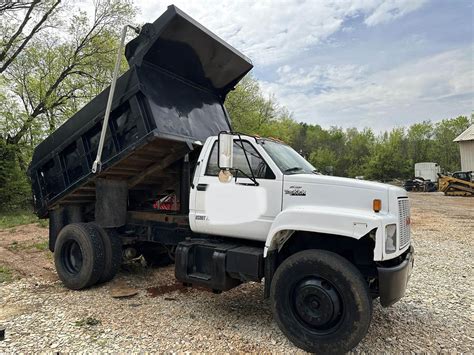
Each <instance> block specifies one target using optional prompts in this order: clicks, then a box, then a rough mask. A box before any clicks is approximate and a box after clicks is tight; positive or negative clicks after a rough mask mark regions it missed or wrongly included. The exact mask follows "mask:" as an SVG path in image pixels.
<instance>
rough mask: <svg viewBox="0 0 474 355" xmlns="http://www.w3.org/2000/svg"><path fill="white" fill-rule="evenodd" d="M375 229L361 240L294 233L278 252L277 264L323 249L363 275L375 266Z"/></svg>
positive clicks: (329, 235) (300, 232)
mask: <svg viewBox="0 0 474 355" xmlns="http://www.w3.org/2000/svg"><path fill="white" fill-rule="evenodd" d="M374 248H375V229H374V230H373V231H371V232H369V233H368V234H366V235H365V236H364V237H362V238H360V239H354V238H350V237H343V236H339V235H332V234H322V233H314V232H302V231H297V232H294V233H293V235H292V236H291V237H290V238H289V239H288V240H287V241H286V243H285V244H283V246H282V247H281V249H280V250H279V251H278V257H277V260H278V261H277V263H278V265H279V264H281V263H282V262H283V261H284V260H285V259H286V258H288V257H289V256H290V255H293V254H295V253H297V252H299V251H302V250H308V249H322V250H327V251H331V252H333V253H336V254H338V255H340V256H342V257H344V258H346V259H347V260H349V261H350V262H351V263H353V264H354V265H355V266H357V267H358V268H359V269H360V270H361V271H362V272H363V274H366V273H367V270H366V269H367V268H370V267H371V266H373V264H374Z"/></svg>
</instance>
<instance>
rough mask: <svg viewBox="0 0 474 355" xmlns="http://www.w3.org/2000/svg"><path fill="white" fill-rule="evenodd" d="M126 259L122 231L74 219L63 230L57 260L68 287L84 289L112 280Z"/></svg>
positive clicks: (58, 268)
mask: <svg viewBox="0 0 474 355" xmlns="http://www.w3.org/2000/svg"><path fill="white" fill-rule="evenodd" d="M121 261H122V245H121V241H120V238H119V236H118V235H116V234H115V233H114V232H113V231H111V230H109V231H106V230H104V229H103V228H101V227H100V226H98V225H97V224H95V223H71V224H68V225H67V226H65V227H64V228H63V229H62V230H61V232H59V235H58V238H57V240H56V244H55V248H54V263H55V265H56V271H57V273H58V276H59V278H60V280H61V281H62V282H63V283H64V285H65V286H66V287H67V288H70V289H72V290H80V289H83V288H87V287H90V286H92V285H94V284H96V283H102V282H107V281H110V280H111V279H112V278H113V277H114V276H115V274H116V273H117V271H118V269H119V267H120V264H121Z"/></svg>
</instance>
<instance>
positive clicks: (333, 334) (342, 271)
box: [270, 250, 372, 354]
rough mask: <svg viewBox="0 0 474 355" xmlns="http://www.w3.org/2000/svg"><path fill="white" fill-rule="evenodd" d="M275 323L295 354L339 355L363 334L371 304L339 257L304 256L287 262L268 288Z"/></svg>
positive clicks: (363, 287) (355, 274) (364, 289)
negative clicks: (301, 352) (294, 349)
mask: <svg viewBox="0 0 474 355" xmlns="http://www.w3.org/2000/svg"><path fill="white" fill-rule="evenodd" d="M270 295H271V300H272V311H273V316H274V318H275V321H276V322H277V324H278V326H279V327H280V329H281V331H282V332H283V333H284V334H285V335H286V336H287V338H288V339H289V340H290V341H291V342H292V343H293V344H295V345H296V346H298V347H299V348H301V349H303V350H305V351H308V352H316V353H319V354H339V353H345V352H347V351H349V350H351V349H352V348H354V347H355V346H356V345H357V344H358V343H359V342H360V341H361V340H362V339H363V338H364V336H365V335H366V334H367V331H368V329H369V325H370V320H371V317H372V301H371V298H370V295H369V290H368V287H367V283H366V282H365V280H364V279H363V278H362V275H361V274H360V272H359V271H358V270H357V268H356V267H355V266H354V265H353V264H351V263H350V262H349V261H348V260H346V259H344V258H343V257H341V256H339V255H337V254H335V253H332V252H328V251H325V250H306V251H302V252H299V253H296V254H294V255H291V256H290V257H288V259H286V260H284V261H283V262H282V264H281V265H280V266H279V267H278V269H277V270H276V273H275V275H274V277H273V280H272V285H271V293H270Z"/></svg>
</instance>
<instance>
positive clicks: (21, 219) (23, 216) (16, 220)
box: [0, 211, 48, 229]
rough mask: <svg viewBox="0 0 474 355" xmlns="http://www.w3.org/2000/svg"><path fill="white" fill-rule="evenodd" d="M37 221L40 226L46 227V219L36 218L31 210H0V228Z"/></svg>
mask: <svg viewBox="0 0 474 355" xmlns="http://www.w3.org/2000/svg"><path fill="white" fill-rule="evenodd" d="M30 223H37V224H38V225H39V226H40V227H42V228H47V227H48V220H47V219H38V217H36V216H35V215H34V213H33V212H31V211H11V212H0V229H6V228H12V227H16V226H21V225H24V224H30Z"/></svg>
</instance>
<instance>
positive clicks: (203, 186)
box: [196, 184, 207, 191]
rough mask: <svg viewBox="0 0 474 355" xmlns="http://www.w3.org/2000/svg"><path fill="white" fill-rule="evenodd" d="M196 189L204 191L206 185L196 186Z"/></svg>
mask: <svg viewBox="0 0 474 355" xmlns="http://www.w3.org/2000/svg"><path fill="white" fill-rule="evenodd" d="M196 189H197V190H198V191H206V190H207V184H198V185H197V187H196Z"/></svg>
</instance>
